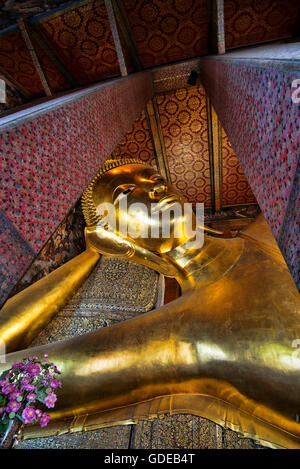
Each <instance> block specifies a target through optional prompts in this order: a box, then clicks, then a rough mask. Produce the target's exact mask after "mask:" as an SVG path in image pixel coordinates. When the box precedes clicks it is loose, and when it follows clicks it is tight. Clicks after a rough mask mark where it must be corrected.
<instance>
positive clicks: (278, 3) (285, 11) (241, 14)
mask: <svg viewBox="0 0 300 469" xmlns="http://www.w3.org/2000/svg"><path fill="white" fill-rule="evenodd" d="M224 14H225V42H226V48H230V47H237V46H244V45H247V44H255V43H258V42H264V41H270V40H273V39H279V38H284V37H289V36H291V34H292V32H293V30H294V29H295V27H296V26H297V23H298V21H299V15H300V2H299V0H289V1H288V2H283V1H282V0H259V1H258V0H246V1H245V0H225V2H224Z"/></svg>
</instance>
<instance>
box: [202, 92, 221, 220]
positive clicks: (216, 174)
mask: <svg viewBox="0 0 300 469" xmlns="http://www.w3.org/2000/svg"><path fill="white" fill-rule="evenodd" d="M206 109H207V128H208V151H209V166H210V179H211V200H212V208H213V211H214V212H218V211H220V210H221V208H222V126H221V123H220V121H219V118H218V116H217V113H216V111H215V110H214V108H213V106H212V104H211V102H210V99H209V97H208V96H207V97H206Z"/></svg>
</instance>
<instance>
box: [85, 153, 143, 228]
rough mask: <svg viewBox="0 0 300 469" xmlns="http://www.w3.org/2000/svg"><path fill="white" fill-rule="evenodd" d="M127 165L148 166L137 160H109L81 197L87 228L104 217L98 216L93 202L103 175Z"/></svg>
mask: <svg viewBox="0 0 300 469" xmlns="http://www.w3.org/2000/svg"><path fill="white" fill-rule="evenodd" d="M125 164H141V165H143V166H147V165H146V164H145V163H144V162H143V161H141V160H138V159H136V158H122V159H120V160H107V161H106V162H105V163H104V164H103V166H101V168H100V170H99V172H98V173H97V175H96V176H95V177H94V178H93V179H92V180H91V182H90V184H89V185H88V187H87V188H86V190H85V191H84V193H83V194H82V197H81V206H82V211H83V215H84V219H85V222H86V224H87V226H95V225H97V223H98V222H99V221H100V220H101V218H102V216H101V215H98V214H97V208H96V206H95V204H94V200H93V189H94V186H95V184H96V182H98V181H99V180H100V179H101V178H102V176H103V174H105V173H107V171H110V170H111V169H114V168H117V167H119V166H123V165H125Z"/></svg>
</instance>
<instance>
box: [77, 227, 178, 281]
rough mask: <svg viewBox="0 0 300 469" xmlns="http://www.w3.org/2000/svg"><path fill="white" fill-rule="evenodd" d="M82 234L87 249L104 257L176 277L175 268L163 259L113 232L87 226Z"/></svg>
mask: <svg viewBox="0 0 300 469" xmlns="http://www.w3.org/2000/svg"><path fill="white" fill-rule="evenodd" d="M84 234H85V239H86V247H87V249H94V250H95V251H97V252H99V253H100V254H103V255H104V256H108V257H118V258H123V259H127V260H129V261H131V262H136V263H137V264H141V265H144V266H146V267H149V268H150V269H154V270H156V271H157V272H159V273H161V274H163V275H165V276H166V277H175V276H176V273H177V271H176V269H175V267H174V266H173V265H172V264H170V263H169V262H167V261H166V260H165V259H163V258H162V257H160V256H158V255H157V254H154V253H153V252H151V251H148V250H147V249H145V248H142V247H140V246H138V245H137V244H135V243H134V242H132V241H129V240H128V239H125V238H122V237H121V236H118V235H117V234H115V233H114V232H111V231H108V230H105V229H104V228H103V227H101V226H89V227H87V228H85V231H84Z"/></svg>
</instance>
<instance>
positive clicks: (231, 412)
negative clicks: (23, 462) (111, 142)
mask: <svg viewBox="0 0 300 469" xmlns="http://www.w3.org/2000/svg"><path fill="white" fill-rule="evenodd" d="M157 185H159V188H160V190H159V191H157V192H156V189H155V187H156V186H157ZM124 186H125V190H126V188H127V187H128V186H130V188H131V192H130V196H131V199H130V200H131V202H129V203H133V201H141V200H143V201H145V203H150V201H151V200H153V198H152V197H153V193H154V194H157V195H156V196H155V198H156V200H157V201H158V202H160V201H164V202H163V203H169V202H170V201H173V200H175V198H176V200H177V202H178V203H182V201H181V200H182V199H181V198H180V195H179V196H178V195H177V193H176V192H175V191H173V189H172V187H171V186H169V185H168V184H167V183H166V182H165V181H162V180H161V179H160V178H159V176H158V175H157V174H156V173H155V171H154V170H152V169H149V168H146V167H145V166H143V165H138V164H136V163H134V164H129V163H127V164H125V165H121V166H117V167H115V168H113V169H110V170H108V171H106V172H104V173H103V175H102V177H101V178H100V179H99V180H97V183H96V184H94V186H93V192H92V194H91V197H92V199H91V200H90V203H92V202H93V203H94V204H95V205H96V206H97V204H98V203H99V202H100V201H101V200H106V201H110V200H112V199H114V194H115V195H116V194H120V193H122V191H124ZM162 186H163V187H164V190H162ZM116 197H117V196H116ZM147 197H148V198H147ZM172 197H174V198H173V199H172ZM123 215H124V214H123ZM136 221H138V220H136ZM131 222H132V223H134V217H133V218H132V219H131ZM93 223H94V222H93ZM172 223H173V226H175V225H176V224H177V223H181V220H177V219H176V216H175V215H174V218H173V220H172ZM114 234H115V235H116V236H119V233H118V232H117V231H116V232H115V233H114ZM108 238H110V236H108ZM106 242H107V240H105V238H104V234H103V233H102V236H100V237H97V236H96V237H94V238H93V240H92V243H93V248H94V249H97V250H98V251H99V252H101V250H102V249H103V245H105V243H106ZM126 242H129V243H130V244H131V246H132V247H133V249H134V251H136V250H138V248H142V249H145V250H146V252H147V251H149V252H150V253H152V254H154V255H155V256H156V257H157V258H158V259H159V258H162V259H163V261H164V265H165V263H169V265H170V269H172V274H173V270H174V269H175V278H176V279H177V280H178V282H179V283H180V284H181V286H182V290H183V295H182V296H181V297H180V298H178V299H176V300H174V301H172V302H170V303H168V304H166V305H164V306H163V307H161V308H158V309H156V310H154V311H153V312H149V313H146V314H144V315H142V316H139V317H136V318H134V319H130V320H127V321H124V322H122V323H119V324H115V325H113V326H111V327H106V328H102V329H100V330H97V331H94V332H92V333H89V334H84V335H82V336H78V337H76V338H72V339H69V340H65V341H61V342H58V343H52V344H48V345H46V346H43V347H34V348H31V349H29V350H27V351H26V352H25V351H24V350H23V351H18V352H15V353H12V354H9V355H8V356H7V363H6V364H5V365H3V364H0V370H1V369H6V368H7V367H8V365H9V364H11V363H13V361H15V360H19V359H21V358H23V356H24V354H26V355H27V354H29V355H39V356H40V355H41V354H43V353H45V352H47V353H48V354H49V357H51V361H54V362H55V363H56V364H57V366H58V368H60V369H61V371H62V373H63V374H62V380H63V388H62V390H61V391H60V392H59V396H58V397H59V398H58V401H57V406H56V408H55V409H54V411H53V412H52V423H50V424H49V426H48V427H47V429H46V430H45V433H44V434H47V435H49V434H61V433H68V432H70V431H78V430H87V429H93V428H99V427H101V426H107V425H112V424H113V423H114V424H117V423H131V422H134V421H136V420H139V419H141V418H146V417H149V416H150V417H151V416H158V415H160V414H166V413H169V414H170V413H182V412H190V413H195V414H196V415H201V416H202V417H205V418H208V419H210V420H213V421H214V422H216V423H218V424H220V425H223V426H225V427H229V428H231V429H232V430H235V431H238V432H240V433H241V434H243V435H244V436H247V437H251V438H253V439H255V440H256V441H259V442H261V443H262V444H264V445H268V446H270V447H279V448H300V425H299V424H298V423H297V421H296V420H297V414H298V413H299V411H300V356H299V355H297V350H296V349H295V348H294V343H295V342H294V341H295V340H297V339H298V338H300V321H299V313H300V308H299V306H300V303H299V294H298V291H297V289H296V287H295V285H294V283H293V281H292V279H291V276H290V274H289V272H288V269H287V268H286V266H285V265H283V264H282V263H279V262H277V260H276V259H274V258H272V257H270V256H269V255H268V254H267V253H266V252H263V251H262V250H260V249H259V248H258V246H254V245H253V244H252V243H250V242H248V241H247V240H243V239H241V238H236V239H233V240H224V239H220V238H212V237H210V236H206V237H205V242H204V245H203V247H202V248H200V249H195V250H193V251H188V250H185V246H186V239H185V238H184V237H182V238H181V239H179V240H178V238H176V237H173V236H172V232H171V236H170V238H169V239H167V240H166V239H156V240H152V239H149V241H147V239H146V238H144V239H140V238H138V239H135V240H132V239H129V238H128V239H126V240H125V244H126ZM108 243H109V240H108ZM87 244H88V245H89V236H87ZM110 249H112V244H110ZM122 252H123V251H122ZM118 253H119V247H118V243H117V244H116V245H115V251H114V250H113V249H112V250H111V251H110V255H114V256H115V257H118ZM145 256H146V254H145ZM137 262H138V260H137ZM25 333H26V329H25V328H24V334H25ZM75 389H76V392H74V390H75ZM26 433H27V437H33V436H34V437H37V436H38V435H42V434H43V430H41V429H40V428H37V427H31V428H28V429H26Z"/></svg>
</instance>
